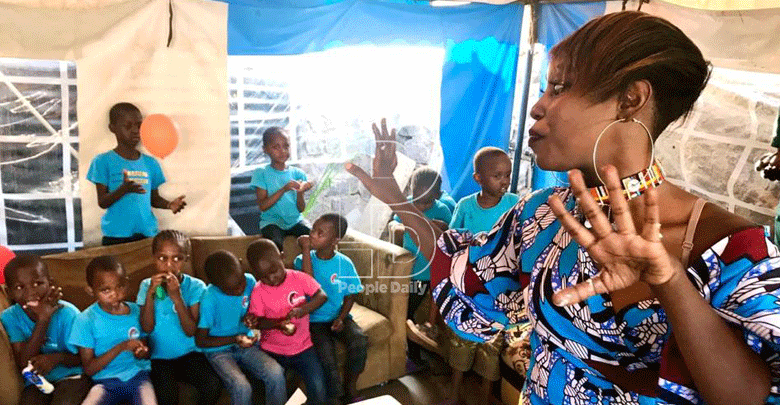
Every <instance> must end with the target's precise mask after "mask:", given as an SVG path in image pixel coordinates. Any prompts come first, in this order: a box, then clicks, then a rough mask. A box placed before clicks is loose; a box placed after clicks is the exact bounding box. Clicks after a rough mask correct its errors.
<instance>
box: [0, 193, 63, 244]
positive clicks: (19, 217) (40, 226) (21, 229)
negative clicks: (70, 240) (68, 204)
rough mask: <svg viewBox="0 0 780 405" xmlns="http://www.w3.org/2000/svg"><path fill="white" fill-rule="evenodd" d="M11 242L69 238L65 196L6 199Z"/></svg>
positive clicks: (36, 242)
mask: <svg viewBox="0 0 780 405" xmlns="http://www.w3.org/2000/svg"><path fill="white" fill-rule="evenodd" d="M5 207H6V210H5V217H6V219H5V224H6V227H7V229H8V244H9V245H30V244H39V243H64V242H67V229H68V224H67V221H66V220H65V200H60V199H55V200H28V201H14V200H5Z"/></svg>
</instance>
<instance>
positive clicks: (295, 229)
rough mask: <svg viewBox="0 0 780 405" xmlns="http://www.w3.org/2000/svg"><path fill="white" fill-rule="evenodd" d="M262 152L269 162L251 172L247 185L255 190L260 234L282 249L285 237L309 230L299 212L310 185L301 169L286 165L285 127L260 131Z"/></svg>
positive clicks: (286, 138)
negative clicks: (269, 159) (258, 207)
mask: <svg viewBox="0 0 780 405" xmlns="http://www.w3.org/2000/svg"><path fill="white" fill-rule="evenodd" d="M263 151H264V152H265V153H266V154H267V155H268V157H270V158H271V163H269V164H267V165H265V166H263V167H261V168H259V169H257V170H255V171H254V172H253V173H252V182H251V183H250V185H251V186H252V187H254V188H255V189H256V191H257V203H258V205H259V206H260V211H261V214H260V233H261V234H262V235H263V237H264V238H267V239H270V240H272V241H273V242H274V243H275V244H276V247H277V248H278V249H279V251H280V252H281V251H282V249H283V248H282V244H283V242H284V237H285V236H287V235H293V236H301V235H306V234H308V233H309V231H310V229H309V227H308V226H306V223H305V222H304V220H303V215H301V212H303V210H304V208H306V202H305V201H304V200H303V194H304V193H305V192H306V191H307V190H309V189H311V186H312V184H311V183H310V182H308V181H306V174H305V173H304V172H303V170H301V169H299V168H297V167H292V166H288V165H287V163H286V162H287V160H288V159H290V140H289V138H288V137H287V133H286V132H285V130H284V129H282V128H279V127H271V128H268V129H266V130H265V132H263Z"/></svg>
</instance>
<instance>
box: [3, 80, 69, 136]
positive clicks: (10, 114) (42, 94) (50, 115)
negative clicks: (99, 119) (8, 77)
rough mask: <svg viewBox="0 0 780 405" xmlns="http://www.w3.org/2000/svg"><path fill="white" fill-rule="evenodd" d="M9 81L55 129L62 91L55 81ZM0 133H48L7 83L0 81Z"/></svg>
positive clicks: (37, 134) (49, 133)
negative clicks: (0, 84) (34, 82)
mask: <svg viewBox="0 0 780 405" xmlns="http://www.w3.org/2000/svg"><path fill="white" fill-rule="evenodd" d="M13 85H14V87H16V89H17V90H19V92H20V93H22V95H24V97H25V98H26V99H27V100H28V101H29V102H30V104H32V106H33V107H34V108H35V110H36V111H37V112H38V113H39V114H40V115H41V116H43V118H44V119H45V120H46V122H47V123H48V124H49V125H50V126H51V127H53V128H54V130H55V131H59V130H60V127H61V125H62V122H61V121H62V115H61V113H62V111H61V108H62V93H61V91H60V86H59V85H54V84H30V83H13ZM74 108H75V107H74ZM0 135H6V136H8V135H10V136H49V135H51V132H50V131H49V130H48V129H46V127H45V126H44V124H43V123H41V121H40V120H39V119H38V118H36V117H35V116H34V115H33V114H32V112H31V111H30V110H29V109H28V108H27V107H26V106H25V105H24V104H23V103H22V101H21V100H19V99H18V98H17V97H16V95H15V94H14V93H13V92H12V91H11V90H10V89H9V88H8V87H7V86H5V85H2V86H0Z"/></svg>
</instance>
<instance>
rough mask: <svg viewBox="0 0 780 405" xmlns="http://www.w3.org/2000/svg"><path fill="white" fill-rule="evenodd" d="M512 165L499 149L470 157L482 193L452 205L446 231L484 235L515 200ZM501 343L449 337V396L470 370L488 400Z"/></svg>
mask: <svg viewBox="0 0 780 405" xmlns="http://www.w3.org/2000/svg"><path fill="white" fill-rule="evenodd" d="M511 174H512V162H511V161H510V160H509V156H508V155H507V154H506V152H504V151H503V150H501V149H498V148H495V147H492V146H487V147H484V148H482V149H480V150H478V151H477V153H476V154H475V155H474V180H476V181H477V183H478V184H479V185H480V187H481V188H482V191H479V192H477V193H474V194H472V195H469V196H466V197H463V198H462V199H461V200H460V201H458V204H457V205H456V206H455V212H454V213H453V215H452V221H451V222H450V228H465V229H468V230H469V231H471V232H472V233H475V234H476V233H478V232H486V231H490V230H491V229H492V228H493V225H494V224H495V223H496V222H497V221H498V220H499V218H501V216H503V215H504V214H505V213H506V212H507V211H509V210H510V209H512V207H514V206H515V204H516V203H517V201H518V199H519V198H518V197H517V196H516V195H515V194H511V193H507V192H506V191H507V188H508V187H509V182H510V176H511ZM500 343H501V341H500V340H499V339H495V340H493V341H491V342H487V343H480V344H477V343H474V342H470V341H467V340H465V339H462V338H460V337H458V336H457V335H455V334H454V333H452V334H451V336H450V339H449V345H450V347H449V350H447V352H448V361H449V364H450V366H452V386H451V389H452V391H451V395H452V396H453V397H457V396H458V388H459V387H460V385H461V382H462V380H463V373H465V372H466V371H469V370H471V369H473V370H474V371H475V372H476V373H477V375H479V376H480V377H481V380H482V381H481V390H482V393H481V396H482V397H483V398H486V399H489V398H491V395H490V393H491V388H492V382H494V381H497V380H498V379H499V378H500V373H499V353H500V351H501V348H500Z"/></svg>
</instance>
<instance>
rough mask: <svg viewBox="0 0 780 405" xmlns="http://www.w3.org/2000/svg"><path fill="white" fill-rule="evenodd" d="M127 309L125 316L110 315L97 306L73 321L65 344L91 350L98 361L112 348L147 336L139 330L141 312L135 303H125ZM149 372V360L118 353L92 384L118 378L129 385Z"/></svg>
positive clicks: (94, 376)
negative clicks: (138, 375)
mask: <svg viewBox="0 0 780 405" xmlns="http://www.w3.org/2000/svg"><path fill="white" fill-rule="evenodd" d="M126 304H127V305H128V306H129V307H130V313H128V314H127V315H113V314H109V313H108V312H106V311H104V310H103V309H102V308H100V305H99V304H98V303H97V302H96V303H94V304H92V305H90V306H89V307H87V309H85V310H84V312H82V313H80V314H79V315H78V317H76V321H75V322H74V323H73V330H72V331H71V333H70V338H69V339H68V343H69V344H72V345H74V346H78V347H83V348H87V349H92V350H94V351H95V357H100V356H102V355H103V354H105V353H106V352H107V351H109V350H111V349H112V348H113V347H114V346H116V345H118V344H120V343H122V342H124V341H125V340H128V339H140V338H143V337H145V336H146V334H145V333H144V331H143V330H142V329H141V322H140V318H139V316H140V315H141V309H140V308H139V307H138V305H137V304H136V303H134V302H127V303H126ZM151 369H152V363H151V362H150V361H149V360H148V359H137V358H135V356H133V353H132V352H130V351H129V350H124V351H122V353H119V354H118V355H117V356H116V357H114V359H113V360H111V362H110V363H108V364H107V365H106V366H105V367H104V368H103V369H102V370H100V371H98V372H97V373H95V375H93V376H92V379H93V380H95V381H100V380H104V379H107V378H118V379H119V380H121V381H128V380H130V379H131V378H133V377H135V376H136V375H137V374H138V373H140V372H142V371H149V370H151Z"/></svg>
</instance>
